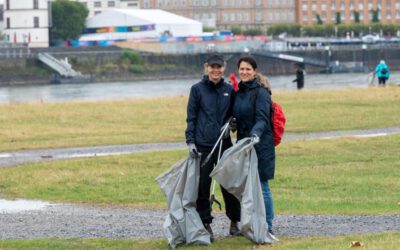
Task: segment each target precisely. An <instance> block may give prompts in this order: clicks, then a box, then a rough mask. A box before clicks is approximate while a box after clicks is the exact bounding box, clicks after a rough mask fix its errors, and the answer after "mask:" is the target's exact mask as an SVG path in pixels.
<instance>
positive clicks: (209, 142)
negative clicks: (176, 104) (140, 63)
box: [186, 54, 240, 241]
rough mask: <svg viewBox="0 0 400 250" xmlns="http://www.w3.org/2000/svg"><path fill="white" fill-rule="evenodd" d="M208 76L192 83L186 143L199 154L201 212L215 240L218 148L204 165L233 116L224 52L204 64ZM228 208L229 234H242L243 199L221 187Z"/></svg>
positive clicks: (228, 140) (225, 145) (228, 142)
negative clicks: (214, 187) (212, 200)
mask: <svg viewBox="0 0 400 250" xmlns="http://www.w3.org/2000/svg"><path fill="white" fill-rule="evenodd" d="M204 68H205V73H206V74H205V75H204V76H203V79H202V80H201V81H200V82H199V83H197V84H195V85H193V86H192V88H191V90H190V95H189V102H188V105H187V119H186V122H187V128H186V143H187V145H188V147H189V153H190V155H191V156H192V157H199V154H200V155H201V156H200V157H201V159H200V165H202V167H201V168H200V180H199V192H198V198H197V202H196V205H197V212H198V213H199V215H200V218H201V220H202V222H203V224H204V227H205V228H206V230H207V231H208V232H209V233H210V239H211V241H213V240H214V235H213V231H212V229H211V226H210V224H211V223H212V220H213V216H212V215H211V210H212V208H211V204H210V187H211V178H210V173H211V171H212V170H213V168H214V164H216V163H217V161H218V159H217V158H218V150H215V152H214V155H213V157H212V158H211V160H210V161H208V162H207V163H206V164H203V162H204V160H205V159H206V158H207V156H208V155H209V153H210V152H211V151H212V148H213V146H214V145H215V144H216V142H217V141H218V138H219V135H220V130H221V128H222V127H223V125H224V124H225V123H226V122H228V120H229V119H230V117H231V116H232V105H233V101H234V97H235V91H234V90H233V88H232V86H231V85H230V84H228V83H226V82H225V81H224V79H223V78H222V77H223V75H224V73H225V61H224V59H223V57H222V55H220V54H212V55H210V56H209V57H208V58H207V60H206V63H205V65H204ZM222 145H223V146H222V152H223V151H224V150H225V149H227V148H229V147H231V146H232V142H231V138H230V136H229V134H228V135H227V137H226V138H225V139H224V140H223V144H222ZM221 191H222V195H223V198H224V202H225V207H226V215H227V216H228V218H229V219H230V220H231V224H230V227H229V233H230V234H231V235H239V234H240V230H239V227H238V224H237V223H238V222H239V221H240V202H239V200H238V199H236V197H234V196H233V195H232V194H230V193H229V192H227V191H226V190H225V189H224V188H223V187H221Z"/></svg>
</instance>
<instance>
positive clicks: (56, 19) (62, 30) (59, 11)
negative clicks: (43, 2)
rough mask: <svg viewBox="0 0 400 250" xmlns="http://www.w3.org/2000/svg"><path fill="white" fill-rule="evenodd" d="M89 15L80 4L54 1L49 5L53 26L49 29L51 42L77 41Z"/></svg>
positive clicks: (85, 8) (60, 0)
mask: <svg viewBox="0 0 400 250" xmlns="http://www.w3.org/2000/svg"><path fill="white" fill-rule="evenodd" d="M88 14H89V10H88V9H87V7H86V6H85V5H84V4H82V3H80V2H72V1H69V0H56V1H55V2H53V3H52V5H51V15H52V19H53V26H52V27H51V29H50V37H51V40H52V41H54V40H59V39H61V40H69V39H77V38H78V36H79V35H80V34H81V33H82V30H83V28H84V27H85V20H86V17H87V16H88Z"/></svg>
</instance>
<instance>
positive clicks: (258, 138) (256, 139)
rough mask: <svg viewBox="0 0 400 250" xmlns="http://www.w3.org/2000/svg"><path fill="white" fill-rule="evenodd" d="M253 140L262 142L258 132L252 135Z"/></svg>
mask: <svg viewBox="0 0 400 250" xmlns="http://www.w3.org/2000/svg"><path fill="white" fill-rule="evenodd" d="M251 141H252V142H254V144H257V143H259V142H260V137H258V135H256V134H253V135H252V136H251Z"/></svg>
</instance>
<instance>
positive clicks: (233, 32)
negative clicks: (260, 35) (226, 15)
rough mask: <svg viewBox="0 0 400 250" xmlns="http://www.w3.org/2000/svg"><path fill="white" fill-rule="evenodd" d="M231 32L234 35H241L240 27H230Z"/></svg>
mask: <svg viewBox="0 0 400 250" xmlns="http://www.w3.org/2000/svg"><path fill="white" fill-rule="evenodd" d="M231 32H232V34H234V35H242V34H243V30H242V27H240V26H231Z"/></svg>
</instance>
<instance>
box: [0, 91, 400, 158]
mask: <svg viewBox="0 0 400 250" xmlns="http://www.w3.org/2000/svg"><path fill="white" fill-rule="evenodd" d="M273 99H274V100H276V101H278V102H279V103H280V104H281V105H282V107H283V109H284V112H285V115H286V118H287V125H286V132H295V133H309V132H318V131H328V130H352V129H367V128H380V127H389V126H400V115H399V113H400V111H399V110H400V88H399V87H386V88H366V89H331V90H302V91H293V92H279V91H276V92H274V94H273ZM186 104H187V96H180V97H166V98H155V99H141V100H122V101H100V102H71V103H30V104H1V105H0V124H1V128H2V129H1V131H0V151H13V150H19V149H34V148H58V147H75V146H96V145H115V144H134V143H149V142H175V141H184V135H185V128H186V122H185V119H186Z"/></svg>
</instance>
